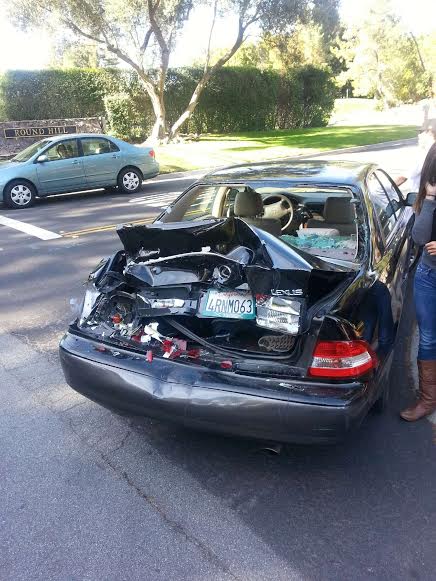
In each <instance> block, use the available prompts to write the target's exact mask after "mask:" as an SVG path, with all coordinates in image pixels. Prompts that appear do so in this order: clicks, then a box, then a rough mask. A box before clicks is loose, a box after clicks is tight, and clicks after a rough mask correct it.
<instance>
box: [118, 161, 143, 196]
mask: <svg viewBox="0 0 436 581" xmlns="http://www.w3.org/2000/svg"><path fill="white" fill-rule="evenodd" d="M117 183H118V188H119V190H120V191H121V192H123V193H125V194H136V192H139V190H140V189H141V188H142V174H141V172H140V171H139V169H136V168H135V167H126V168H124V169H123V170H121V171H120V173H119V175H118V180H117Z"/></svg>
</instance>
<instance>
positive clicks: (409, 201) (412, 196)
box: [406, 192, 418, 206]
mask: <svg viewBox="0 0 436 581" xmlns="http://www.w3.org/2000/svg"><path fill="white" fill-rule="evenodd" d="M417 197H418V192H410V193H409V194H407V196H406V206H413V205H414V204H415V202H416V198H417Z"/></svg>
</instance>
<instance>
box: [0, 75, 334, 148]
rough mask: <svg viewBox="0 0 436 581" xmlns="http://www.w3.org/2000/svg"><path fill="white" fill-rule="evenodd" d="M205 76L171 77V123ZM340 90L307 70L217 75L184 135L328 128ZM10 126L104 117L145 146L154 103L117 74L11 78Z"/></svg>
mask: <svg viewBox="0 0 436 581" xmlns="http://www.w3.org/2000/svg"><path fill="white" fill-rule="evenodd" d="M201 72H202V71H201V70H200V69H195V68H179V69H170V70H169V72H168V78H167V84H166V108H167V118H168V123H169V124H171V123H173V122H174V121H175V120H176V119H177V118H178V116H179V115H180V114H181V113H182V111H183V109H184V106H185V105H186V104H187V103H188V101H189V98H190V96H191V94H192V92H193V90H194V87H195V85H196V82H197V80H198V79H199V77H200V76H201ZM335 90H336V89H335V86H334V84H333V81H332V80H331V78H330V75H329V72H328V71H326V70H324V69H320V68H316V67H312V66H305V67H300V68H295V69H291V70H289V71H288V72H287V73H286V74H285V75H279V74H278V73H276V72H273V71H260V70H258V69H253V68H245V67H224V68H222V69H220V70H219V71H217V73H216V75H215V76H214V77H213V78H212V79H211V81H210V82H209V84H208V85H207V87H206V89H205V91H204V92H203V94H202V96H201V98H200V103H199V105H198V106H197V108H196V110H195V112H194V114H193V115H192V116H191V118H190V119H189V120H188V121H187V123H186V124H185V125H184V126H183V128H182V131H183V133H233V132H241V131H262V130H268V129H288V128H293V127H313V126H321V125H325V124H326V123H327V122H328V119H329V117H330V114H331V112H332V109H333V105H334V97H335ZM0 115H1V117H3V119H5V120H14V121H19V120H23V119H47V118H48V119H50V118H69V117H93V116H98V115H105V116H106V117H107V119H108V123H109V127H110V130H111V131H112V132H113V133H114V134H116V135H118V136H119V137H122V138H125V139H129V140H142V139H144V138H146V137H147V135H149V133H150V130H151V127H152V125H153V111H152V108H151V103H150V100H149V99H148V97H147V95H146V94H145V93H144V91H143V89H142V87H141V84H140V81H139V79H138V78H137V76H136V75H135V74H134V73H133V72H129V71H124V70H118V69H95V70H94V69H70V70H57V69H53V70H43V71H8V72H6V73H5V74H3V75H1V76H0Z"/></svg>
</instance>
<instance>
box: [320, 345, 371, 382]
mask: <svg viewBox="0 0 436 581" xmlns="http://www.w3.org/2000/svg"><path fill="white" fill-rule="evenodd" d="M375 367H377V356H376V354H375V353H374V351H373V350H372V349H371V347H370V346H369V345H368V343H367V342H366V341H318V343H317V344H316V347H315V350H314V352H313V359H312V364H311V366H310V367H309V376H311V377H336V378H339V379H341V378H348V377H350V378H351V377H359V376H361V375H364V374H365V373H367V372H368V371H371V369H374V368H375Z"/></svg>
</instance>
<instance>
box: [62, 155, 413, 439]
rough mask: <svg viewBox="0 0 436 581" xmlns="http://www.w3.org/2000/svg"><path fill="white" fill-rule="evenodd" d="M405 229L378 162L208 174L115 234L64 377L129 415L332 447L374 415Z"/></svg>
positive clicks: (400, 284)
mask: <svg viewBox="0 0 436 581" xmlns="http://www.w3.org/2000/svg"><path fill="white" fill-rule="evenodd" d="M412 222H413V212H412V209H411V208H410V205H409V203H408V200H404V199H403V197H402V194H401V193H400V191H399V190H398V188H397V187H396V186H395V184H394V183H393V181H392V180H391V178H390V177H389V176H388V175H387V174H386V172H384V171H383V170H382V169H380V168H379V167H377V166H376V165H371V164H357V163H351V162H325V161H300V162H298V161H295V162H286V163H285V162H277V163H258V164H249V165H239V166H235V167H230V168H227V169H224V170H219V171H216V172H214V173H211V174H209V175H207V176H205V177H204V178H203V179H201V180H200V181H199V182H197V183H195V184H194V185H192V186H191V187H190V188H189V189H188V190H186V191H185V192H184V193H183V194H182V195H181V196H180V197H179V198H178V199H177V200H176V201H175V202H174V203H173V204H171V205H170V206H169V207H168V208H167V209H166V210H165V211H164V212H162V214H161V215H160V216H159V217H158V218H157V219H156V220H155V222H154V223H152V224H149V225H137V224H136V225H129V224H126V225H123V226H119V227H118V229H117V233H118V236H119V238H120V241H121V244H122V248H120V250H119V251H118V252H117V253H115V254H114V255H112V256H110V257H109V258H106V259H104V260H103V261H102V262H101V263H100V264H99V265H98V266H97V268H96V269H95V270H94V271H93V272H92V273H91V274H90V276H89V279H88V283H87V290H86V293H85V297H84V301H83V307H82V312H81V315H80V317H79V318H78V320H76V321H75V322H74V323H72V324H71V326H70V328H69V330H68V332H67V334H66V335H65V336H64V337H63V339H62V341H61V344H60V357H61V362H62V367H63V371H64V374H65V377H66V379H67V381H68V383H69V384H70V386H71V387H73V388H74V389H75V390H77V391H78V392H80V393H82V394H83V395H85V396H86V397H88V398H90V399H91V400H93V401H95V402H97V403H99V404H101V405H103V406H106V407H108V408H111V409H114V410H117V411H120V412H122V413H127V414H131V415H132V416H150V417H157V418H162V419H166V420H171V421H175V422H178V423H180V424H184V425H186V426H190V427H194V428H199V429H204V430H209V431H217V432H221V433H226V434H234V435H241V436H247V437H252V438H257V439H262V440H269V441H271V440H272V441H283V442H305V443H308V442H335V441H338V440H341V439H343V438H344V437H345V435H346V434H347V433H348V431H349V430H351V429H354V428H356V427H358V426H359V425H360V424H361V422H362V421H363V419H364V418H365V416H366V414H367V413H368V411H369V410H370V409H371V408H372V407H375V408H378V409H382V408H383V407H384V405H385V404H386V400H387V396H388V388H389V380H388V378H389V371H390V366H391V362H392V355H393V349H394V344H395V336H396V333H397V329H398V323H399V319H400V315H401V311H402V307H403V301H404V296H405V289H406V282H407V276H408V273H409V270H410V268H411V265H412V264H413V259H414V257H415V255H416V248H415V247H414V245H413V242H412V239H411V236H410V231H411V227H412Z"/></svg>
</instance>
